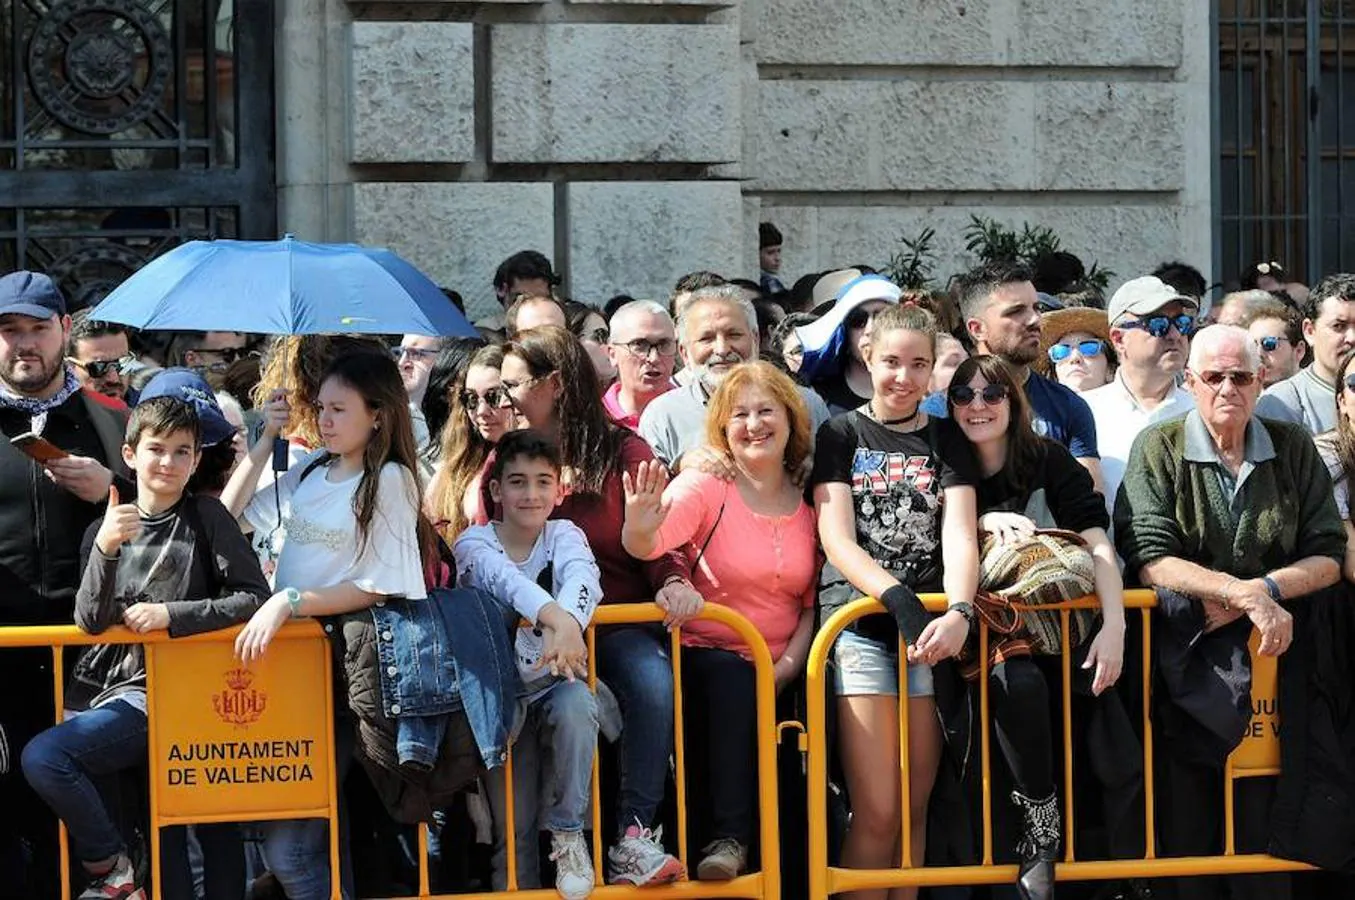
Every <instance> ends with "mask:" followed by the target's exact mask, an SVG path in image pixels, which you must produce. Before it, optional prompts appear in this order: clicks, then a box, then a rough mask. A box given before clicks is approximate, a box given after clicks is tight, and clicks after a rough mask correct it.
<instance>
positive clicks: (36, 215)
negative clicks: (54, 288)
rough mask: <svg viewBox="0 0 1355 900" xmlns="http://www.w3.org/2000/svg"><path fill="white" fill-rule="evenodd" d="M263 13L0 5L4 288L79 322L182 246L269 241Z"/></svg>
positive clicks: (206, 3) (262, 7)
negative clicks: (41, 277)
mask: <svg viewBox="0 0 1355 900" xmlns="http://www.w3.org/2000/svg"><path fill="white" fill-rule="evenodd" d="M273 158H274V153H273V3H272V0H0V272H5V271H10V270H13V269H18V268H28V269H36V270H41V271H46V272H48V273H49V274H50V275H52V276H53V277H54V278H57V279H58V280H59V281H60V283H61V285H62V287H63V288H65V290H66V293H67V296H68V297H69V298H70V300H71V301H72V305H73V306H82V305H88V304H91V303H95V302H97V301H98V300H99V299H101V298H102V297H103V295H104V294H105V293H107V292H108V291H109V290H110V289H111V288H112V287H114V286H115V285H116V284H117V283H118V282H120V281H121V280H122V279H124V278H125V277H127V275H129V274H130V273H131V272H133V271H135V270H136V269H137V268H138V267H140V266H141V265H143V264H145V263H146V262H148V261H149V260H151V259H152V258H154V257H155V256H157V255H158V254H160V253H162V252H163V251H165V250H167V249H168V248H170V247H172V246H174V245H175V244H178V243H180V242H182V241H185V240H193V239H197V238H206V237H242V238H269V239H271V238H274V237H276V236H277V234H276V231H277V225H276V207H275V198H274V174H273V172H274V164H273Z"/></svg>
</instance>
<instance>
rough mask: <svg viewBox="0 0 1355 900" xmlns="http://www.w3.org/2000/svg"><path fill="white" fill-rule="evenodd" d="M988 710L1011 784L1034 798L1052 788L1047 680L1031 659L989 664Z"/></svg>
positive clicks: (1046, 793)
mask: <svg viewBox="0 0 1355 900" xmlns="http://www.w3.org/2000/svg"><path fill="white" fill-rule="evenodd" d="M988 709H989V712H990V713H991V715H992V719H993V728H994V730H995V731H996V732H997V743H998V746H999V747H1000V748H1001V750H1002V755H1003V757H1004V758H1005V759H1006V760H1007V765H1008V767H1009V768H1010V769H1011V772H1012V778H1013V780H1014V781H1015V783H1016V789H1017V790H1018V791H1020V792H1021V793H1022V794H1024V795H1026V796H1027V797H1030V798H1032V799H1034V800H1043V799H1044V798H1045V797H1048V796H1049V795H1050V794H1052V793H1054V745H1053V731H1052V730H1051V725H1050V721H1049V685H1048V684H1047V683H1046V681H1045V677H1044V673H1043V672H1041V671H1040V668H1039V667H1038V666H1037V665H1036V664H1035V662H1034V661H1033V660H1031V659H1028V658H1018V659H1009V660H1007V661H1005V662H1001V663H998V664H997V665H996V666H993V668H992V669H991V670H990V671H989V673H988Z"/></svg>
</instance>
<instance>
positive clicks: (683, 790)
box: [418, 603, 781, 900]
mask: <svg viewBox="0 0 1355 900" xmlns="http://www.w3.org/2000/svg"><path fill="white" fill-rule="evenodd" d="M663 616H664V613H663V611H662V610H660V609H659V608H658V607H657V606H654V605H653V604H651V603H636V604H616V605H605V606H601V607H598V610H597V612H596V613H595V614H594V616H593V626H594V627H590V628H589V629H588V634H587V638H588V683H589V686H590V687H593V686H594V685H596V683H597V670H596V665H595V660H596V659H597V652H596V645H595V640H596V635H595V632H596V626H599V625H603V626H606V625H639V624H645V623H656V622H662V621H663ZM699 618H701V619H705V620H708V621H714V622H719V623H721V624H723V625H726V626H728V627H729V628H731V629H732V630H733V631H734V632H735V633H736V634H738V635H739V637H740V638H742V639H743V642H744V643H745V644H746V645H747V646H748V648H749V651H750V652H751V653H752V656H753V667H754V670H755V683H756V691H757V714H756V720H755V728H756V731H757V773H758V776H757V777H758V806H759V810H760V812H759V826H758V827H759V837H760V840H761V844H762V855H761V863H760V867H759V868H760V871H757V872H751V873H749V874H747V875H741V876H739V877H738V878H736V879H734V880H733V881H721V882H702V881H695V880H688V881H678V882H674V883H673V884H667V885H656V886H653V887H645V888H634V887H630V886H624V885H602V884H599V885H598V887H596V888H595V889H594V891H593V894H592V896H593V897H597V898H599V900H619V898H622V897H631V898H634V897H637V896H644V897H645V898H650V897H653V898H655V900H662V898H666V897H743V898H749V900H755V898H757V900H779V898H780V896H781V851H780V847H781V844H780V836H779V834H778V831H777V810H778V809H779V808H780V807H779V801H778V799H777V783H776V735H777V724H776V685H775V681H774V679H773V676H772V656H771V652H770V651H769V650H768V649H767V644H766V642H765V641H764V640H763V639H762V635H761V634H760V633H759V632H758V630H757V629H756V628H755V627H754V626H753V624H752V623H751V622H749V621H748V620H747V619H746V618H744V617H743V616H742V615H740V614H739V613H736V612H734V611H733V610H731V609H728V608H727V607H723V606H717V605H715V604H711V603H708V604H706V606H705V608H704V609H703V610H702V612H701V615H700V616H699ZM680 638H681V633H680V630H678V629H675V630H674V631H673V632H672V633H671V634H670V637H669V642H670V646H669V655H670V659H671V660H672V666H673V690H674V695H673V714H674V721H673V747H674V761H675V769H676V773H677V779H676V781H677V817H678V821H677V825H678V827H677V850H678V852H677V856H678V859H680V860H681V861H682V863H683V865H684V866H686V867H687V871H688V872H689V873H690V872H692V871H693V860H692V859H691V857H690V855H689V848H688V846H687V773H686V763H685V757H686V751H685V748H684V746H683V721H682V653H681V649H682V648H681V643H680ZM507 765H508V769H507V772H506V773H505V775H506V778H505V781H506V782H507V797H506V800H505V806H506V808H507V811H508V815H507V817H506V821H505V829H504V830H505V832H506V833H507V834H508V835H513V834H516V828H515V826H516V823H515V822H514V821H513V809H514V800H513V793H512V791H513V776H512V768H511V766H512V750H511V749H510V750H509V754H508V764H507ZM592 806H593V822H592V827H593V870H594V872H595V873H596V874H597V876H598V880H599V882H601V881H602V880H604V878H605V869H604V867H603V862H604V860H603V850H604V848H605V847H606V846H607V844H608V843H609V839H610V838H609V835H607V834H605V833H604V832H603V830H602V809H601V799H600V796H599V789H598V763H597V756H596V755H595V756H594V757H593V804H592ZM427 846H428V841H427V839H426V831H425V829H424V828H423V827H421V828H420V840H419V895H418V896H419V897H420V898H431V900H451V898H457V900H468V898H469V900H491V898H502V897H504V896H505V894H512V895H513V897H514V898H515V900H558V897H559V895H558V894H557V893H556V892H555V889H554V888H553V887H552V888H542V889H539V890H519V889H518V887H517V853H516V849H515V847H514V842H513V840H512V839H511V837H510V839H509V840H508V842H507V853H508V859H507V866H508V872H507V875H508V890H507V891H506V892H486V893H479V894H445V895H436V896H435V895H432V894H430V893H429V883H428V855H427Z"/></svg>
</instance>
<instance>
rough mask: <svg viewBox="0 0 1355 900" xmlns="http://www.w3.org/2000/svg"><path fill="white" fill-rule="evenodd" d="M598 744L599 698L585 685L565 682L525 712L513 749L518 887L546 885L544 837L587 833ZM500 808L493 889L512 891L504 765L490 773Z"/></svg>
mask: <svg viewBox="0 0 1355 900" xmlns="http://www.w3.org/2000/svg"><path fill="white" fill-rule="evenodd" d="M597 740H598V709H597V699H596V698H595V697H594V696H593V692H592V691H590V690H589V689H588V685H587V684H585V683H584V682H582V681H573V682H570V681H562V682H560V683H559V684H557V685H555V686H554V687H552V688H551V689H550V691H548V692H547V693H546V694H544V695H542V696H541V697H538V698H537V699H535V700H533V701H532V703H531V705H529V706H528V707H527V718H526V720H525V721H524V722H523V725H522V731H521V732H519V734H518V739H517V741H516V742H514V744H513V827H514V830H515V831H516V832H517V834H516V836H515V847H516V849H517V869H518V888H519V889H525V888H539V887H541V872H540V865H539V857H540V853H539V847H538V844H537V838H538V835H539V834H540V833H541V832H542V831H583V829H584V821H583V817H584V815H586V814H587V812H588V800H589V792H588V788H589V785H590V784H591V782H592V780H593V752H594V750H596V748H597ZM485 781H486V784H487V787H488V790H489V804H490V808H491V809H493V811H494V890H496V891H502V890H505V889H506V888H507V886H508V876H507V872H508V849H507V838H506V836H505V834H504V828H505V826H506V825H507V824H508V794H507V781H508V779H507V778H505V777H504V768H503V767H502V766H500V767H499V768H496V769H491V770H490V771H489V773H488V774H487V775H486V776H485Z"/></svg>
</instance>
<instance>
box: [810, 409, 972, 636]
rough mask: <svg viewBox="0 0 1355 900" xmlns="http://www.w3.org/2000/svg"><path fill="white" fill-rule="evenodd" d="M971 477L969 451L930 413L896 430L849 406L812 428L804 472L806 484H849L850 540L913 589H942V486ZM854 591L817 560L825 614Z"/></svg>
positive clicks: (960, 438) (857, 592)
mask: <svg viewBox="0 0 1355 900" xmlns="http://www.w3.org/2000/svg"><path fill="white" fill-rule="evenodd" d="M978 480H979V479H978V466H977V464H976V463H975V460H974V452H973V449H972V448H971V447H970V446H969V443H968V442H967V441H965V440H964V439H963V436H960V435H958V433H957V432H956V431H955V430H954V429H942V428H941V427H940V423H938V422H936V421H935V420H930V419H929V420H928V421H927V424H926V425H924V426H923V427H921V428H919V429H918V430H917V431H910V432H898V431H894V430H892V429H890V428H886V427H884V426H883V425H881V424H879V423H878V422H875V421H872V420H871V419H870V418H869V417H867V416H865V415H862V414H861V413H859V412H856V411H852V412H847V413H843V414H842V415H838V416H834V417H833V418H831V419H829V420H828V421H827V422H825V423H824V424H823V426H822V427H821V428H820V429H819V434H818V442H817V444H816V445H815V451H814V470H813V472H812V473H811V474H810V476H809V483H810V486H811V487H813V486H815V485H819V484H825V483H831V482H837V483H841V484H846V485H849V486H850V487H851V490H852V504H853V506H854V507H855V511H856V542H857V544H858V545H860V547H861V549H863V550H865V551H866V552H867V553H869V554H870V555H871V557H872V558H873V559H874V560H875V561H876V562H878V563H879V564H880V566H881V567H882V568H884V569H885V571H887V572H889V573H890V574H891V575H893V576H894V577H895V578H897V579H898V580H899V582H900V583H902V584H906V585H908V586H910V587H912V588H913V589H914V590H916V591H919V592H921V591H938V590H940V589H941V492H942V490H944V489H945V488H948V487H960V486H965V485H975V484H977V483H978ZM859 596H861V591H860V590H858V589H857V588H856V587H854V586H853V585H851V584H850V583H849V582H848V581H847V579H846V578H845V577H844V576H843V574H842V573H841V572H840V571H838V569H837V567H836V566H834V565H833V564H832V563H831V562H828V563H825V564H824V566H823V571H822V574H821V575H820V578H819V606H820V608H821V609H822V611H823V615H824V617H825V618H826V617H827V616H829V615H831V614H832V613H833V612H834V611H836V610H837V609H838V608H840V607H842V606H844V605H845V604H847V603H848V602H850V601H851V600H854V599H856V598H857V597H859Z"/></svg>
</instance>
